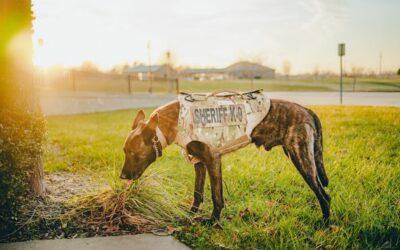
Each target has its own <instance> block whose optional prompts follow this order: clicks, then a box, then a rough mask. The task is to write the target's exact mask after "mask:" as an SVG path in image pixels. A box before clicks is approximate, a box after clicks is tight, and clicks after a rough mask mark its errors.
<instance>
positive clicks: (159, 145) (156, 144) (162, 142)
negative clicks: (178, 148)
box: [152, 127, 167, 158]
mask: <svg viewBox="0 0 400 250" xmlns="http://www.w3.org/2000/svg"><path fill="white" fill-rule="evenodd" d="M152 142H153V148H154V151H155V152H156V158H158V157H160V156H162V150H163V148H165V147H166V146H167V140H166V138H165V136H164V134H163V133H162V131H161V130H160V129H159V128H158V127H157V128H156V135H155V136H154V137H153V139H152Z"/></svg>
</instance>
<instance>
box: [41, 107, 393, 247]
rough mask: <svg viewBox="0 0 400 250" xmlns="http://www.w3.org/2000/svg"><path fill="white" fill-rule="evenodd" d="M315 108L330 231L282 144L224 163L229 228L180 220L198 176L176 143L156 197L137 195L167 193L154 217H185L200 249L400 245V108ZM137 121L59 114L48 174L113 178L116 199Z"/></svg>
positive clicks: (191, 240)
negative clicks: (320, 128) (327, 182)
mask: <svg viewBox="0 0 400 250" xmlns="http://www.w3.org/2000/svg"><path fill="white" fill-rule="evenodd" d="M311 108H312V109H313V110H315V111H316V113H317V114H318V115H319V117H320V118H321V121H322V124H323V132H324V157H325V166H326V169H327V173H328V176H329V178H330V185H329V188H328V190H329V193H330V194H331V197H332V217H331V218H332V219H331V223H330V225H329V226H325V225H324V224H323V223H322V221H321V212H320V209H319V206H318V204H317V201H316V198H315V196H314V195H313V194H312V192H311V190H310V189H309V188H308V187H307V186H306V184H305V182H304V181H303V180H302V179H301V177H300V175H299V174H298V173H297V171H296V169H295V168H294V166H293V165H292V164H291V163H290V161H289V160H288V159H287V158H285V156H284V154H283V152H282V149H281V148H279V147H277V148H275V149H273V150H272V151H271V152H265V151H264V150H262V149H257V148H255V147H254V146H249V147H246V148H244V149H242V150H239V151H237V152H234V153H232V154H229V155H227V156H225V157H224V158H223V175H224V188H225V190H224V192H225V199H226V208H225V209H224V210H223V212H222V219H221V222H220V223H221V226H222V229H218V228H215V227H210V226H206V225H202V224H200V223H188V222H183V221H181V220H180V219H179V217H188V218H192V217H193V215H190V214H188V213H186V211H188V210H189V208H190V204H191V200H192V193H193V183H194V170H193V167H192V166H191V165H189V164H188V163H186V162H185V161H184V159H183V157H182V156H181V154H180V150H179V149H178V147H177V146H171V147H169V148H168V149H167V150H166V152H165V154H164V156H163V158H161V159H159V160H157V162H156V163H154V164H153V165H152V166H150V167H149V169H148V170H147V172H146V173H145V175H147V177H146V176H145V177H144V179H151V178H153V177H152V176H153V175H155V174H157V175H158V176H162V179H161V181H160V185H158V186H157V185H156V186H154V187H151V186H147V187H146V186H143V187H142V189H141V194H142V195H143V194H148V195H147V196H138V195H136V196H134V195H135V194H132V197H131V198H132V199H134V198H135V197H136V198H137V199H152V197H151V194H152V192H154V190H156V188H158V189H162V190H163V192H164V193H163V195H162V197H159V198H158V200H159V201H160V204H159V205H158V203H157V202H153V203H152V205H151V206H153V207H147V210H146V211H147V213H149V211H150V213H151V211H160V210H166V213H167V214H166V215H165V216H170V217H171V218H174V217H173V216H174V215H177V218H176V217H175V219H174V220H173V221H172V225H173V226H174V227H175V228H176V229H177V230H176V231H175V233H174V235H175V236H176V237H177V238H178V239H179V240H181V241H183V242H184V243H186V244H187V245H189V246H191V247H195V248H209V247H213V248H221V247H227V248H236V249H238V248H240V249H242V248H246V249H249V248H258V249H263V248H296V249H299V248H304V247H307V248H310V247H312V248H327V249H331V248H364V247H392V248H398V247H399V246H400V140H399V138H400V109H398V108H378V107H338V106H329V107H327V106H325V107H311ZM146 112H147V113H149V112H150V110H146ZM135 114H136V111H135V110H127V111H117V112H109V113H98V114H87V115H75V116H60V117H50V118H49V119H48V145H47V148H46V156H45V171H46V172H47V173H51V172H57V171H69V172H76V173H81V174H88V175H92V176H94V177H95V178H96V179H98V180H99V181H100V180H103V179H105V180H108V181H109V183H110V186H111V187H112V188H113V190H114V191H111V192H119V191H120V190H121V189H120V187H121V186H123V183H122V182H121V181H120V180H119V179H118V176H119V174H120V170H121V165H122V161H123V153H122V144H123V142H124V139H125V136H126V134H127V133H128V131H129V128H130V125H131V121H132V118H133V116H134V115H135ZM142 178H143V177H142ZM134 185H138V184H134ZM206 185H207V187H208V185H209V184H208V182H207V184H206ZM135 187H136V186H135ZM146 188H147V189H146ZM153 188H155V189H153ZM206 190H207V191H206V194H205V203H204V204H203V206H202V212H201V214H202V215H205V216H208V215H209V214H210V212H211V210H212V202H211V198H210V192H209V188H206ZM142 201H143V202H145V200H142ZM166 203H168V204H166ZM138 206H140V205H138ZM156 208H158V209H159V210H155V209H156ZM168 210H171V211H168ZM172 210H173V211H172ZM178 210H179V211H178Z"/></svg>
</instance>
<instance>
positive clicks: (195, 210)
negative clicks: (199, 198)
mask: <svg viewBox="0 0 400 250" xmlns="http://www.w3.org/2000/svg"><path fill="white" fill-rule="evenodd" d="M198 211H199V207H195V206H192V207H191V208H190V212H191V213H194V214H195V213H197V212H198Z"/></svg>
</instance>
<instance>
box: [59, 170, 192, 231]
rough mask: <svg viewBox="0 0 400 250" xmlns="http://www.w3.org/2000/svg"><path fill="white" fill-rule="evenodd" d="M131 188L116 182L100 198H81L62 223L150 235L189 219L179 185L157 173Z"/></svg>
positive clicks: (88, 196)
mask: <svg viewBox="0 0 400 250" xmlns="http://www.w3.org/2000/svg"><path fill="white" fill-rule="evenodd" d="M149 172H150V173H149V174H148V175H146V176H144V177H141V178H140V179H139V180H137V181H134V182H132V183H131V184H128V183H122V182H121V181H119V180H115V179H114V181H115V182H114V184H116V185H114V186H113V187H112V188H110V189H109V190H106V191H103V192H102V193H100V194H90V195H85V196H81V197H77V198H75V199H74V200H72V201H71V202H70V203H69V204H68V206H70V208H71V209H69V211H68V212H67V213H66V214H65V215H64V216H63V218H62V220H63V219H65V220H69V219H71V217H75V218H76V217H80V218H81V219H82V221H83V223H87V224H88V225H93V226H95V227H101V228H102V229H103V230H105V232H106V233H110V232H117V231H121V230H130V231H132V230H135V231H137V232H148V231H150V230H152V229H154V228H160V227H163V226H166V225H168V223H172V222H173V221H175V222H176V221H177V220H182V219H188V218H189V217H188V214H187V211H188V210H189V209H188V208H187V207H186V206H187V205H186V204H184V203H183V202H182V200H183V199H182V197H183V194H182V193H180V192H182V191H180V190H184V189H183V188H180V185H181V184H179V183H176V182H175V181H173V180H171V179H168V178H167V177H163V174H161V173H159V172H155V171H153V172H152V171H149ZM179 197H180V198H179Z"/></svg>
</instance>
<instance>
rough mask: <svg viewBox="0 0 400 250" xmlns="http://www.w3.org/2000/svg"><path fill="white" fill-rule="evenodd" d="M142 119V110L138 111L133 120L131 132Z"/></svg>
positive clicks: (143, 115)
mask: <svg viewBox="0 0 400 250" xmlns="http://www.w3.org/2000/svg"><path fill="white" fill-rule="evenodd" d="M144 117H145V114H144V112H143V110H139V112H138V113H137V115H136V117H135V119H134V120H133V123H132V130H134V129H135V128H136V127H137V126H138V124H139V122H141V121H144Z"/></svg>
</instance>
